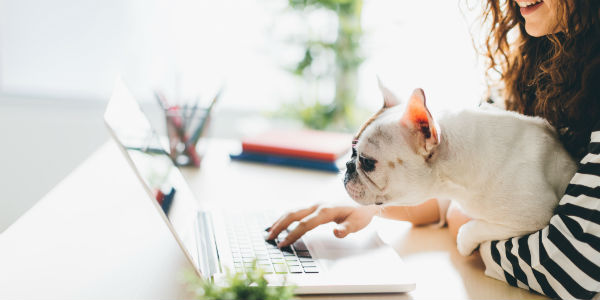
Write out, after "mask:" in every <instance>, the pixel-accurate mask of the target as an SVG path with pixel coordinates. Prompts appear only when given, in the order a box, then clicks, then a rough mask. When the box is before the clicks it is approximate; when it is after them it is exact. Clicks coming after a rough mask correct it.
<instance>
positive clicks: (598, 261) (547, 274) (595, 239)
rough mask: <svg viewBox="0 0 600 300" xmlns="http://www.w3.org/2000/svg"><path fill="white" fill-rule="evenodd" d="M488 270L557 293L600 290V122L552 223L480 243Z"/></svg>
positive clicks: (584, 294) (588, 294)
mask: <svg viewBox="0 0 600 300" xmlns="http://www.w3.org/2000/svg"><path fill="white" fill-rule="evenodd" d="M598 125H600V124H598ZM480 253H481V257H482V258H483V261H484V263H485V265H486V271H485V273H486V274H487V275H488V276H491V277H494V278H497V279H499V280H503V281H506V282H508V283H509V284H510V285H512V286H518V287H521V288H524V289H530V290H532V291H535V292H538V293H542V294H545V295H547V296H549V297H552V298H564V299H573V298H577V299H591V298H593V297H595V296H596V297H599V296H598V295H599V292H600V126H597V128H596V131H594V132H593V133H592V135H591V139H590V144H589V146H588V154H587V155H586V156H585V157H584V158H583V159H582V160H581V162H580V167H579V170H578V171H577V173H576V174H575V176H574V177H573V179H571V182H570V184H569V186H568V188H567V190H566V192H565V195H564V196H563V197H562V199H561V200H560V202H559V206H558V207H557V208H556V211H555V215H554V216H553V217H552V219H550V224H549V225H548V226H546V227H545V228H544V229H542V230H540V231H538V232H534V233H531V234H529V235H526V236H522V237H515V238H512V239H509V240H504V241H493V242H486V243H484V244H482V245H481V248H480Z"/></svg>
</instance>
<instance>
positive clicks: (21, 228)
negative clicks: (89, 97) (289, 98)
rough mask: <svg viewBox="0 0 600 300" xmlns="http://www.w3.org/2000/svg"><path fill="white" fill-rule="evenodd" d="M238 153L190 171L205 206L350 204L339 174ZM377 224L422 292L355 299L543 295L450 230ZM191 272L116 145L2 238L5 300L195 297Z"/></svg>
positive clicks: (0, 292)
mask: <svg viewBox="0 0 600 300" xmlns="http://www.w3.org/2000/svg"><path fill="white" fill-rule="evenodd" d="M235 147H237V146H236V144H235V143H231V142H226V141H219V140H213V141H211V142H210V144H209V145H208V149H209V150H208V153H207V156H206V157H205V159H204V161H203V165H202V168H201V169H200V170H195V169H186V170H184V176H185V177H186V179H187V180H188V182H189V183H190V185H191V188H192V190H193V191H194V193H195V194H196V196H197V197H198V199H199V200H200V201H202V202H203V204H205V205H206V206H208V207H223V205H227V206H229V207H236V208H238V209H243V208H245V207H248V208H256V207H273V208H281V209H289V208H290V207H298V206H305V205H308V204H310V203H313V202H316V201H319V202H345V201H349V200H348V197H347V196H346V194H345V191H344V190H343V186H342V184H341V181H340V178H339V177H338V176H337V175H334V174H330V173H323V172H317V171H305V170H297V169H290V168H283V167H273V166H264V165H258V164H252V163H244V162H231V161H229V159H228V156H227V154H228V153H229V151H232V150H233V149H235ZM32 184H35V182H33V183H32ZM372 225H373V226H376V227H377V228H376V229H377V230H378V231H379V234H380V236H382V237H383V239H384V240H385V241H387V242H389V243H390V244H391V245H393V246H394V248H395V249H396V250H397V251H398V253H399V254H400V255H401V256H402V258H403V259H404V261H405V263H406V265H407V267H408V268H410V269H411V270H412V272H414V275H415V278H416V282H417V289H416V290H415V291H413V292H410V293H407V294H393V295H372V296H369V295H357V296H355V297H356V298H361V299H365V298H377V299H383V298H390V299H391V298H394V299H424V298H437V299H441V298H445V299H448V298H450V299H459V298H469V299H484V298H494V299H525V298H527V299H543V298H544V297H542V296H539V295H536V294H532V293H529V292H528V291H525V290H522V289H518V288H513V287H510V286H509V285H507V284H505V283H503V282H500V281H497V280H494V279H491V278H488V277H486V276H485V275H484V274H483V268H484V267H483V263H482V262H481V260H480V259H479V258H478V257H476V256H471V257H462V256H460V255H459V254H458V253H457V251H456V248H455V243H454V241H453V240H452V239H451V238H450V236H449V234H448V233H447V230H446V229H435V228H427V227H425V228H411V226H410V225H409V224H408V223H405V222H395V221H387V220H378V221H377V222H375V223H374V224H372ZM186 269H188V270H189V269H191V267H190V266H189V265H188V264H187V261H186V260H185V257H184V255H183V254H182V252H181V251H180V249H179V247H178V245H177V243H176V242H175V240H174V238H173V237H172V236H171V234H170V232H169V230H168V229H167V227H166V226H165V225H164V223H163V221H162V220H161V218H160V217H159V215H158V214H157V213H156V211H155V209H154V207H153V206H152V204H151V202H150V201H148V198H147V196H146V194H145V192H144V190H143V189H142V187H141V185H140V184H139V183H138V182H137V179H136V178H135V176H134V174H133V173H132V172H131V170H130V168H129V166H128V165H127V163H126V161H125V159H124V158H123V157H122V156H121V154H120V153H119V151H118V149H117V147H116V146H115V145H114V144H113V142H108V143H106V144H105V145H104V146H103V147H102V148H101V149H99V150H98V151H97V152H96V153H94V154H93V155H92V156H91V157H90V158H89V159H87V160H86V161H85V162H84V163H83V164H81V165H80V166H79V167H78V168H77V169H76V170H74V171H73V172H72V173H71V174H70V175H69V176H68V177H67V178H65V179H64V180H63V181H62V182H61V183H60V184H59V185H57V186H56V187H55V188H54V189H53V190H52V191H51V192H50V193H48V194H47V195H46V196H45V197H44V198H43V199H41V200H40V201H39V202H38V203H37V204H36V205H35V206H34V207H33V208H32V209H31V210H29V211H28V212H27V213H26V214H25V215H23V216H22V217H21V218H20V219H19V220H18V221H17V222H16V223H15V224H13V225H12V226H11V227H10V228H8V229H7V230H6V231H5V232H4V233H3V234H1V235H0V270H2V271H0V299H7V298H8V299H13V298H19V299H23V298H61V299H67V298H102V299H107V298H152V299H155V298H189V296H190V295H189V294H188V292H187V291H186V288H185V286H184V284H183V283H182V279H181V276H182V273H183V271H184V270H186ZM303 298H315V299H316V298H319V299H326V298H336V297H335V296H310V297H303ZM338 298H344V299H348V298H354V297H353V296H349V295H344V296H343V297H339V296H338Z"/></svg>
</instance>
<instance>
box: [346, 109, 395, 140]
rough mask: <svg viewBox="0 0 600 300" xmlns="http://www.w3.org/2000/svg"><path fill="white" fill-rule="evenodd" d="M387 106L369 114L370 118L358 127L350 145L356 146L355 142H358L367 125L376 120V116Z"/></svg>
mask: <svg viewBox="0 0 600 300" xmlns="http://www.w3.org/2000/svg"><path fill="white" fill-rule="evenodd" d="M387 109H388V108H387V107H382V108H381V109H380V110H379V111H377V112H376V113H375V114H374V115H373V116H371V118H369V120H367V122H365V123H364V124H363V125H362V126H361V127H360V129H359V130H358V133H357V134H356V135H355V136H354V139H353V142H352V146H356V143H357V142H358V139H360V136H361V135H362V134H363V132H364V131H365V130H366V129H367V127H369V125H371V123H373V122H374V121H375V120H377V118H378V117H379V116H381V114H383V113H384V112H385V111H386V110H387Z"/></svg>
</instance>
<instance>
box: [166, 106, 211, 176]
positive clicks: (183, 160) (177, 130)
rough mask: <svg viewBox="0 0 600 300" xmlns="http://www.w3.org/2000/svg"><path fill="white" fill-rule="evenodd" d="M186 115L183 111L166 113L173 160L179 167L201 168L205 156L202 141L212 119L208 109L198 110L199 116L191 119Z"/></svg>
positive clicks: (169, 110)
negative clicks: (203, 155)
mask: <svg viewBox="0 0 600 300" xmlns="http://www.w3.org/2000/svg"><path fill="white" fill-rule="evenodd" d="M185 114H186V111H185V110H183V109H178V110H175V109H168V110H167V111H166V112H165V118H166V123H167V135H168V138H169V150H170V155H171V159H172V160H173V162H175V164H176V165H178V166H192V167H199V166H200V162H201V160H202V154H203V151H201V150H202V149H201V148H202V147H200V146H201V145H202V144H203V143H201V141H202V140H203V138H204V136H205V133H206V131H207V127H208V125H209V122H210V117H209V114H208V112H207V110H206V109H198V112H197V113H196V114H197V116H194V117H193V118H191V119H190V118H189V117H185ZM192 129H193V130H192Z"/></svg>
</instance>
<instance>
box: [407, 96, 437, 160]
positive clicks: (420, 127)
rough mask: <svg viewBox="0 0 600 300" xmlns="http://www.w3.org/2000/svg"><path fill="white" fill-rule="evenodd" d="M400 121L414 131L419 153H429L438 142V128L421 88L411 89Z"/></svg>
mask: <svg viewBox="0 0 600 300" xmlns="http://www.w3.org/2000/svg"><path fill="white" fill-rule="evenodd" d="M400 122H401V123H402V124H403V125H405V126H407V127H408V128H409V129H410V130H412V131H413V132H414V134H415V136H416V137H417V148H418V151H419V152H420V153H421V154H423V155H429V154H430V153H431V150H433V149H434V148H435V147H436V146H437V145H438V144H439V143H440V129H439V126H438V125H437V123H436V122H435V120H434V119H433V117H432V116H431V113H429V110H428V109H427V105H426V104H425V93H424V92H423V90H422V89H415V90H414V91H413V93H412V95H411V96H410V100H408V105H407V106H406V111H405V112H404V115H403V116H402V119H401V121H400Z"/></svg>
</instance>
